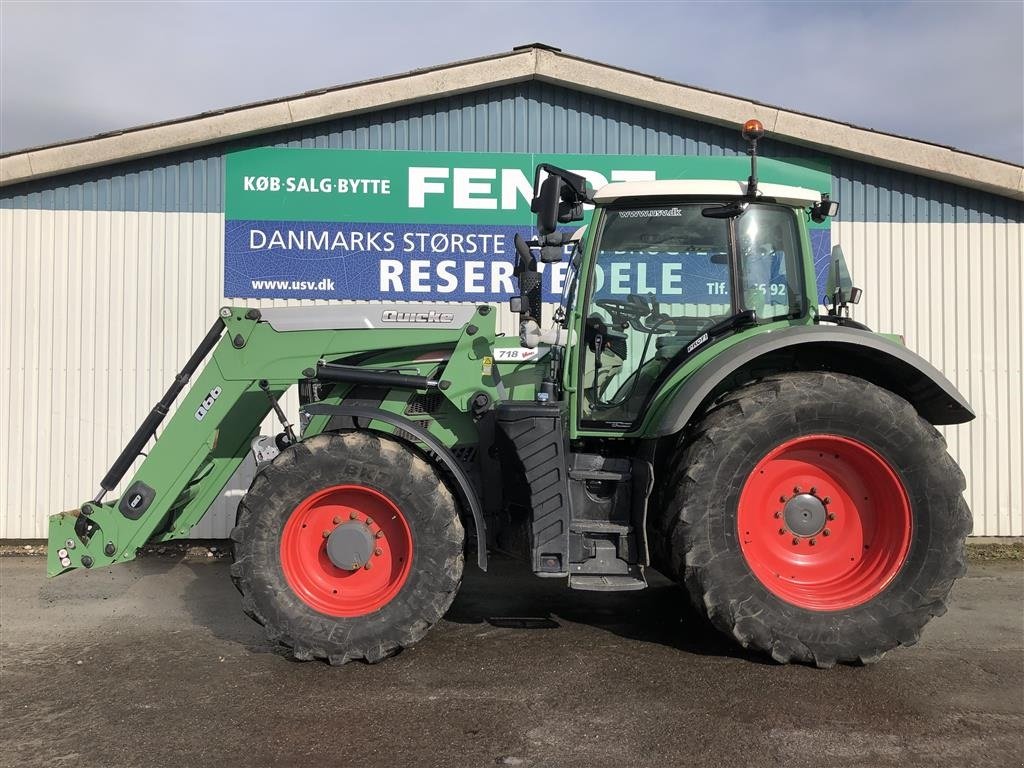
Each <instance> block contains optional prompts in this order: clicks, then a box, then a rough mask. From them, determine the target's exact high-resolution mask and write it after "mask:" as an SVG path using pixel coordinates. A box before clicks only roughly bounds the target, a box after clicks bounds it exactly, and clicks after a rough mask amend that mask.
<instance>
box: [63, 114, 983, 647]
mask: <svg viewBox="0 0 1024 768" xmlns="http://www.w3.org/2000/svg"><path fill="white" fill-rule="evenodd" d="M743 135H744V137H745V138H746V139H747V140H748V142H749V144H750V154H751V158H752V160H751V173H750V178H749V179H748V180H747V182H746V183H742V182H730V181H711V180H709V181H652V182H623V183H615V184H610V185H608V186H606V187H603V188H601V189H599V190H596V191H594V190H592V189H591V188H590V187H589V186H588V185H587V183H586V180H585V179H583V178H582V177H581V176H579V175H578V174H575V173H571V172H569V171H565V170H562V169H560V168H557V167H555V166H552V165H548V164H541V165H540V166H538V167H537V172H536V176H535V184H534V190H535V191H534V198H533V201H532V204H531V210H532V211H533V213H535V214H536V217H537V230H536V236H535V238H534V239H532V240H526V239H524V238H523V237H522V236H520V235H516V238H515V249H516V253H517V261H516V264H515V268H514V272H513V274H514V276H515V277H516V278H517V280H518V284H519V289H520V290H519V295H518V296H516V297H513V299H512V300H511V302H510V307H511V309H512V310H513V312H517V313H518V314H519V336H518V338H515V337H506V336H503V335H501V334H499V333H498V331H497V328H496V325H495V323H496V314H497V313H496V312H494V311H493V309H492V307H490V306H487V305H484V306H478V307H470V306H465V305H444V304H438V305H432V306H419V307H417V308H416V309H415V310H409V309H408V308H398V307H389V306H376V305H360V306H332V307H310V308H281V309H277V308H275V309H264V310H259V309H252V308H246V307H224V308H223V309H221V311H220V316H219V318H218V319H217V321H216V322H215V323H214V325H213V326H212V327H211V329H210V330H209V332H208V333H207V334H206V336H205V337H204V339H203V340H202V342H201V343H200V344H199V346H198V347H197V349H196V351H195V353H194V354H193V355H192V356H191V358H190V359H189V361H188V362H187V364H186V365H185V367H184V368H183V369H182V371H181V373H180V374H179V375H178V376H177V377H176V378H175V381H174V382H173V383H172V385H171V386H170V387H169V389H168V390H167V392H166V394H165V395H164V397H163V398H162V399H161V400H160V402H159V403H158V404H157V405H156V406H155V407H154V409H153V411H152V413H151V414H150V415H149V416H148V417H147V418H146V419H145V420H144V422H143V424H142V425H141V426H140V427H139V428H138V430H137V431H136V433H135V435H134V436H133V437H132V438H131V439H130V440H129V441H128V444H127V445H126V447H125V449H124V450H123V451H122V452H121V454H120V455H119V456H118V457H117V459H116V460H115V462H114V464H113V465H112V467H111V469H110V471H109V472H108V473H107V474H106V475H105V476H104V478H103V479H102V481H101V483H100V485H101V490H100V491H99V493H98V494H97V495H96V496H95V497H94V498H92V499H91V500H90V501H87V502H85V503H84V504H83V505H82V506H81V507H80V508H79V509H76V510H72V511H70V512H65V513H61V514H58V515H54V516H52V517H51V520H50V531H49V540H50V548H49V554H48V571H49V573H50V574H51V575H56V574H59V573H64V572H67V571H71V570H75V569H77V568H98V567H104V566H108V565H112V564H114V563H118V562H124V561H128V560H131V559H133V558H134V557H135V556H136V553H137V552H138V551H139V549H140V548H141V547H143V546H144V545H146V544H150V543H160V542H165V541H170V540H173V539H180V538H183V537H186V536H188V534H189V532H190V531H191V530H192V528H193V527H194V526H195V525H196V524H197V523H198V522H199V521H200V520H201V519H202V517H203V516H204V515H205V514H206V512H207V510H208V509H209V508H210V506H211V505H212V504H213V502H214V501H215V500H216V499H217V498H218V496H219V495H220V493H221V492H222V490H223V488H224V487H225V485H226V484H227V482H228V481H229V480H230V478H231V477H232V476H233V475H234V474H235V472H236V471H237V470H238V469H239V467H240V466H241V464H242V462H243V461H244V460H245V459H246V457H247V456H249V455H251V456H252V457H253V459H254V461H255V463H256V473H255V477H254V479H253V481H252V485H251V487H250V489H249V491H248V493H247V494H246V495H245V497H244V498H243V499H242V500H241V502H240V504H239V507H238V514H237V519H236V525H235V526H234V528H233V530H232V532H231V538H232V540H233V544H234V562H233V565H232V568H231V575H232V579H233V580H234V582H235V584H236V586H237V587H238V589H239V591H240V592H241V593H242V607H243V609H244V610H245V611H246V612H247V613H248V614H249V615H250V616H252V617H253V618H254V619H255V620H257V621H259V622H260V623H262V624H264V625H265V626H266V628H267V631H268V633H269V634H270V636H271V637H273V638H274V639H275V641H277V642H279V643H281V644H283V645H284V646H286V647H288V648H290V649H291V652H292V653H293V655H294V656H295V657H296V658H298V659H311V658H321V659H326V660H328V661H330V662H331V663H338V664H340V663H344V662H346V661H349V660H352V659H364V660H367V661H371V662H372V661H378V660H380V659H382V658H384V657H386V656H388V655H391V654H392V653H395V652H397V651H399V650H400V649H401V648H404V647H407V646H409V645H411V644H413V643H415V642H416V641H417V640H418V639H419V638H420V637H422V635H423V634H424V633H425V632H426V631H427V630H428V629H429V627H430V626H431V625H432V624H433V623H434V622H436V621H437V620H438V619H439V618H440V617H441V616H442V615H443V613H444V612H445V610H447V608H448V606H449V605H450V604H451V602H452V600H453V599H454V597H455V594H456V591H457V589H458V586H459V583H460V580H461V575H462V568H463V562H464V558H465V556H466V555H467V554H468V553H471V552H472V551H473V550H475V557H476V561H477V564H478V565H479V566H480V567H481V568H484V569H486V566H487V558H488V552H489V551H496V550H501V551H502V552H505V553H508V554H511V555H512V556H514V557H517V558H518V559H520V560H522V561H523V562H525V563H527V564H528V567H529V568H530V569H531V570H532V571H533V572H534V573H535V574H536V575H538V576H541V577H546V578H559V579H564V580H565V581H566V583H567V585H568V586H569V587H570V588H572V589H581V590H591V591H628V590H637V589H643V588H644V587H645V586H646V584H647V581H646V575H645V572H646V569H647V568H649V567H651V566H654V567H656V568H658V569H659V570H661V571H662V572H663V573H665V574H666V575H668V576H669V577H671V578H674V579H676V580H677V581H679V582H680V584H682V585H683V586H684V588H685V591H686V592H687V593H688V594H689V598H690V600H691V601H692V602H693V604H694V605H695V607H696V608H697V610H698V611H700V612H701V613H703V614H704V615H705V616H706V617H707V618H708V620H709V621H711V623H713V624H714V625H715V626H716V627H717V628H718V629H720V630H721V631H722V632H723V633H725V634H726V635H727V636H729V637H731V638H733V639H734V640H736V641H737V642H739V643H740V644H742V645H744V646H746V647H749V648H751V649H754V650H757V651H760V652H763V653H766V654H769V655H771V656H772V657H773V658H775V659H776V660H778V661H783V662H785V661H799V662H806V663H814V664H817V665H819V666H830V665H832V664H833V663H836V662H868V661H873V660H876V659H878V658H880V657H881V655H882V654H883V653H885V652H886V651H888V650H889V649H891V648H893V647H895V646H897V645H909V644H912V643H913V642H914V641H915V640H916V639H917V636H918V634H919V632H920V630H921V628H922V627H923V626H924V624H925V623H927V621H928V620H929V619H930V618H931V617H932V616H933V615H938V614H940V613H941V612H942V608H943V605H944V601H945V599H946V596H947V595H948V593H949V589H950V587H951V585H952V583H953V581H954V580H955V579H956V578H957V577H958V576H960V575H961V574H962V572H963V567H964V566H963V544H964V538H965V536H966V534H967V532H968V530H969V528H970V513H969V511H968V510H967V507H966V505H965V503H964V501H963V498H962V490H963V487H964V483H963V475H962V473H961V472H960V471H959V469H958V467H957V466H956V465H955V463H954V462H953V461H952V459H950V458H949V456H948V455H947V453H946V451H945V443H944V441H943V440H942V437H941V435H940V434H939V433H938V432H937V431H936V430H935V429H934V428H933V426H932V425H941V424H956V423H962V422H965V421H968V420H970V419H971V418H973V416H974V414H973V413H972V412H971V409H970V406H969V405H968V404H967V402H966V401H965V400H964V399H963V397H962V396H961V395H960V394H959V393H958V392H957V391H956V390H955V388H954V387H953V386H952V385H951V384H950V382H949V381H947V380H946V379H945V377H943V376H942V374H940V373H939V372H938V371H937V370H935V368H933V367H932V366H931V365H929V364H928V363H927V362H925V361H924V360H922V359H921V358H920V357H918V356H917V355H915V354H913V353H912V352H910V351H909V350H907V349H906V348H905V347H903V346H902V345H901V344H900V343H899V342H898V341H897V340H896V338H895V337H886V336H882V335H880V334H875V333H872V332H871V331H870V330H868V329H867V328H866V327H865V326H863V325H862V324H860V323H858V322H856V321H854V320H853V319H852V318H851V317H850V312H849V309H850V305H851V304H856V303H857V302H858V301H859V300H860V296H861V292H860V290H859V289H857V288H856V287H854V286H853V284H852V280H851V279H850V276H849V271H848V270H847V269H846V264H845V259H844V257H843V255H842V252H841V250H839V249H838V248H837V249H835V250H834V252H833V255H832V264H831V268H830V275H829V281H828V289H827V295H826V296H824V297H819V296H818V294H817V288H816V284H817V283H816V275H815V268H814V262H813V258H812V253H811V247H810V239H809V235H808V230H807V221H808V220H810V221H815V222H821V221H824V220H826V219H827V217H829V216H833V215H835V214H836V212H837V209H838V204H837V203H836V201H833V200H831V199H830V198H829V197H828V195H825V194H821V193H819V192H815V191H812V190H808V189H802V188H798V187H789V186H782V185H777V184H769V183H760V182H758V180H757V170H756V147H757V140H758V139H759V138H760V137H761V136H763V135H764V130H763V128H762V127H761V126H760V124H759V123H757V122H756V121H748V123H747V124H746V125H745V126H744V131H743ZM590 204H593V205H594V206H595V211H594V216H593V220H592V222H591V223H590V225H589V227H588V230H589V231H588V232H587V233H586V235H585V236H584V235H583V232H582V230H580V231H577V232H576V233H573V234H571V235H570V234H568V233H566V232H560V231H558V230H557V226H558V224H559V223H562V224H566V223H570V222H573V221H578V220H580V219H581V218H582V216H583V208H584V205H590ZM567 252H568V254H567ZM566 255H567V257H568V265H567V267H568V268H567V272H566V279H565V284H566V285H565V292H564V294H563V297H562V301H561V304H560V306H559V308H558V310H557V311H556V312H555V315H554V317H553V318H552V323H551V325H550V326H548V327H544V324H543V318H542V314H543V307H542V302H541V275H540V265H543V264H553V263H556V262H559V261H562V260H563V259H564V258H565V257H566ZM632 274H636V275H638V276H639V277H637V279H636V285H638V286H643V287H644V288H643V290H641V289H639V288H638V289H637V290H632V288H631V284H630V285H629V286H627V283H629V280H630V279H631V278H630V277H629V275H632ZM609 275H610V276H611V277H610V278H609ZM652 275H653V277H652ZM705 285H706V293H701V292H700V290H696V288H695V286H696V287H697V288H700V287H702V286H705ZM822 304H824V305H825V311H821V309H820V308H819V307H820V305H822ZM204 360H205V365H203V361H204ZM296 383H298V385H299V395H300V397H299V399H300V409H301V413H302V419H301V429H300V430H298V431H297V430H296V429H295V428H294V427H293V426H292V425H291V424H290V423H289V422H288V420H287V417H286V416H285V414H284V412H283V410H282V409H281V407H280V405H279V403H278V401H279V399H280V397H281V396H282V395H283V394H284V392H285V391H286V390H287V389H288V388H289V387H291V386H293V385H295V384H296ZM189 385H190V386H189ZM176 401H177V403H178V405H177V407H176V408H174V407H173V403H174V402H176ZM268 414H275V415H276V417H277V419H278V420H279V421H280V422H281V431H280V433H278V434H277V435H266V436H262V435H259V434H258V429H259V426H260V424H261V422H262V421H263V420H264V418H265V417H266V416H267V415H268ZM165 420H166V423H165ZM159 428H162V432H161V433H160V435H159V437H158V438H157V439H156V440H155V442H151V441H152V438H153V437H154V436H155V435H156V432H157V430H158V429H159ZM147 446H148V451H147ZM144 451H147V452H146V453H145V454H143V452H144ZM143 455H144V458H143V459H142V461H141V463H138V464H137V466H136V463H137V461H138V459H139V457H140V456H143ZM133 466H134V467H135V468H134V471H133V472H132V476H131V478H130V479H129V480H128V482H127V483H125V484H124V485H123V488H124V490H123V491H122V492H121V493H120V495H119V496H118V497H117V498H115V499H112V500H109V501H104V498H105V496H106V494H108V493H110V492H112V491H114V490H115V489H116V488H117V487H119V484H120V482H121V481H122V480H123V478H124V477H125V476H126V475H127V474H128V472H129V470H131V469H132V467H133ZM837 626H840V627H842V630H841V631H837V630H835V627H837Z"/></svg>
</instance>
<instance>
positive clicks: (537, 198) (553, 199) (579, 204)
mask: <svg viewBox="0 0 1024 768" xmlns="http://www.w3.org/2000/svg"><path fill="white" fill-rule="evenodd" d="M541 171H546V172H547V174H548V175H547V178H545V179H544V181H543V182H541V180H540V174H541ZM533 189H534V193H533V201H532V202H531V203H530V211H531V212H532V213H535V214H537V233H538V234H539V235H540V236H541V237H545V236H547V235H550V234H551V233H552V232H554V231H555V228H556V227H557V226H558V224H559V223H562V224H568V223H569V222H571V221H581V220H582V219H583V204H584V203H589V202H593V200H592V199H591V198H592V192H591V189H590V185H589V184H588V183H587V180H586V179H585V178H583V177H582V176H580V175H579V174H578V173H573V172H572V171H566V170H564V169H563V168H558V167H556V166H554V165H549V164H548V163H541V164H540V165H538V166H537V168H536V170H535V171H534V174H533Z"/></svg>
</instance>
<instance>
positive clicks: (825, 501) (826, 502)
mask: <svg viewBox="0 0 1024 768" xmlns="http://www.w3.org/2000/svg"><path fill="white" fill-rule="evenodd" d="M821 503H822V504H831V503H832V499H830V498H829V497H828V496H826V497H825V498H824V499H822V500H821Z"/></svg>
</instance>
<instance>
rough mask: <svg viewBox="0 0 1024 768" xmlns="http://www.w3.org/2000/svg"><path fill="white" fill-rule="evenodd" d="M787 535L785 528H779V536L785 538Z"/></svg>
mask: <svg viewBox="0 0 1024 768" xmlns="http://www.w3.org/2000/svg"><path fill="white" fill-rule="evenodd" d="M785 535H786V529H785V528H779V536H785Z"/></svg>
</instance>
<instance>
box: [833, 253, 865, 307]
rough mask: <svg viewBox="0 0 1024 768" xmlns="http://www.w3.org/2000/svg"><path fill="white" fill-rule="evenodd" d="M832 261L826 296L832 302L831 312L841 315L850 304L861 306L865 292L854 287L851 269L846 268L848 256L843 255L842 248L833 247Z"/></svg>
mask: <svg viewBox="0 0 1024 768" xmlns="http://www.w3.org/2000/svg"><path fill="white" fill-rule="evenodd" d="M830 261H831V265H830V266H829V270H828V280H827V281H826V284H825V294H826V296H827V297H828V300H829V301H831V302H832V309H831V311H832V312H835V313H840V312H842V310H843V309H846V308H847V306H848V305H849V304H859V303H860V299H861V296H863V295H864V291H862V290H861V289H860V288H855V287H854V285H853V278H852V277H850V269H849V267H847V266H846V256H845V255H843V249H842V246H839V245H836V246H833V248H832V255H831V257H830Z"/></svg>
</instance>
